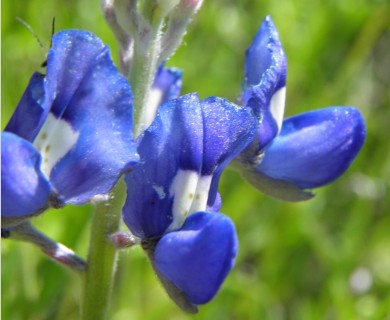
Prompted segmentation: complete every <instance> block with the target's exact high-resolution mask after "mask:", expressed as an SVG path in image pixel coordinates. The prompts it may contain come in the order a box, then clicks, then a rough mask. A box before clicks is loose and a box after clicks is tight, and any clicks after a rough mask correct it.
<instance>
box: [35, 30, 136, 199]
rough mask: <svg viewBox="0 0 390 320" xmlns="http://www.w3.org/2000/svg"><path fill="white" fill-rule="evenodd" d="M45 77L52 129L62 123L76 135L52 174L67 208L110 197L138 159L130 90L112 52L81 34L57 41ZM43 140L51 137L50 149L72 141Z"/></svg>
mask: <svg viewBox="0 0 390 320" xmlns="http://www.w3.org/2000/svg"><path fill="white" fill-rule="evenodd" d="M46 78H47V82H48V83H49V84H50V85H51V88H54V89H53V90H55V94H56V95H55V96H56V97H55V101H54V102H53V105H52V108H51V112H50V115H51V117H52V118H53V119H58V125H57V124H54V125H53V126H52V127H51V129H53V131H56V130H57V131H59V127H60V123H62V126H64V124H65V126H66V124H67V125H68V126H69V127H70V128H71V130H72V131H73V133H74V135H75V136H77V140H76V141H74V143H73V144H72V145H70V146H68V148H69V150H65V151H64V153H65V155H64V156H62V157H59V159H56V161H55V164H54V165H53V168H52V170H50V172H48V174H50V181H51V182H52V184H53V186H54V187H55V189H56V190H57V192H58V193H60V194H61V195H62V197H63V199H64V200H65V201H66V202H67V203H74V204H82V203H85V202H87V201H88V200H89V199H90V198H91V197H92V196H94V195H97V194H105V193H108V192H109V191H110V190H111V188H112V187H113V185H114V184H115V183H116V181H117V180H118V178H119V177H120V175H121V174H122V173H123V172H124V171H125V170H128V169H129V168H130V167H131V166H132V165H133V164H134V163H135V162H136V161H137V159H138V156H137V154H136V144H135V142H134V141H133V137H132V94H131V89H130V86H129V85H128V82H127V80H126V79H125V78H124V77H123V76H122V75H120V74H119V72H118V70H117V69H116V67H115V66H114V64H113V62H112V60H111V57H110V53H109V49H108V47H105V46H104V45H103V43H102V42H101V41H100V39H99V38H97V37H96V36H94V35H93V34H91V33H88V32H85V31H78V30H69V31H63V32H59V33H58V34H56V35H55V36H53V47H52V49H51V50H50V51H49V55H48V60H47V76H46ZM53 121H54V122H55V120H53ZM44 129H45V127H44V128H43V129H42V131H44ZM40 135H41V136H40V137H37V139H38V138H42V135H43V136H46V135H47V136H48V139H50V137H51V138H52V141H50V143H51V145H48V144H46V147H47V146H50V147H53V145H54V144H56V145H57V146H61V144H64V145H65V143H64V141H65V140H66V139H68V137H64V135H60V137H59V140H58V137H56V134H55V133H54V132H47V133H46V132H40ZM57 136H58V135H57ZM42 152H43V150H42Z"/></svg>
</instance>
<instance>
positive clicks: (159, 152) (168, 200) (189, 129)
mask: <svg viewBox="0 0 390 320" xmlns="http://www.w3.org/2000/svg"><path fill="white" fill-rule="evenodd" d="M138 152H139V154H140V157H141V161H140V163H139V164H138V165H137V166H136V167H135V169H134V170H133V171H132V172H131V173H129V174H128V175H127V176H126V183H127V193H128V194H127V199H126V203H125V206H124V208H123V219H124V221H125V223H126V224H127V226H128V227H129V229H130V230H131V231H132V232H133V234H135V235H136V236H138V237H140V238H152V237H158V236H161V235H162V234H163V233H164V232H165V230H166V229H167V227H168V226H169V225H170V224H171V222H172V220H173V217H172V204H173V195H171V192H170V187H171V184H172V181H173V179H174V177H175V176H176V174H177V172H178V171H179V170H180V169H181V170H190V171H193V172H195V173H199V171H200V168H201V165H202V155H203V127H202V110H201V108H200V104H199V100H198V97H197V96H196V95H186V96H183V97H181V98H179V99H177V100H171V101H169V102H168V103H166V104H164V105H162V106H161V108H160V109H159V111H158V113H157V116H156V118H155V120H154V122H153V123H152V125H151V126H150V127H149V128H148V129H147V130H146V131H145V133H144V135H143V137H142V140H141V142H140V145H139V148H138Z"/></svg>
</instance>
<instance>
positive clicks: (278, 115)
mask: <svg viewBox="0 0 390 320" xmlns="http://www.w3.org/2000/svg"><path fill="white" fill-rule="evenodd" d="M285 102H286V87H283V88H280V89H279V90H278V91H276V92H275V93H274V95H273V96H272V98H271V102H270V110H271V113H272V116H273V117H274V119H275V121H276V123H277V125H278V133H279V132H280V130H281V129H282V123H283V115H284V105H285Z"/></svg>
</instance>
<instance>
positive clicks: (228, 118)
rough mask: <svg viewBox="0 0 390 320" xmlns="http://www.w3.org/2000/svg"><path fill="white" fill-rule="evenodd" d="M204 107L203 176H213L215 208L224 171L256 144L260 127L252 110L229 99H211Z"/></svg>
mask: <svg viewBox="0 0 390 320" xmlns="http://www.w3.org/2000/svg"><path fill="white" fill-rule="evenodd" d="M201 105H202V109H203V126H204V147H203V164H202V170H201V174H202V175H204V176H206V175H211V174H212V175H213V179H212V182H211V188H210V192H209V199H208V202H207V203H208V205H209V206H213V204H214V201H215V197H216V195H217V189H218V182H219V177H220V175H221V173H222V171H223V169H224V168H225V167H226V165H227V164H228V163H229V162H230V161H231V160H232V159H233V158H235V157H236V156H237V155H238V154H239V153H240V152H241V151H242V150H243V149H244V148H245V147H246V146H247V145H248V144H249V143H250V142H251V141H252V140H253V138H254V136H255V134H256V129H257V126H256V118H255V117H254V116H253V114H252V113H251V112H250V110H249V109H246V108H242V107H239V106H236V105H235V104H233V103H230V102H229V101H227V100H225V99H221V98H215V97H210V98H207V99H205V100H202V101H201Z"/></svg>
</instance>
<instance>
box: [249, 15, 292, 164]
mask: <svg viewBox="0 0 390 320" xmlns="http://www.w3.org/2000/svg"><path fill="white" fill-rule="evenodd" d="M286 75H287V59H286V56H285V53H284V51H283V48H282V44H281V43H280V40H279V35H278V31H277V30H276V27H275V25H274V23H273V22H272V19H271V17H270V16H267V17H266V18H265V19H264V21H263V23H262V25H261V27H260V29H259V31H258V32H257V34H256V36H255V39H254V41H253V43H252V45H251V46H250V47H249V49H248V50H247V53H246V60H245V78H244V86H243V87H244V93H243V97H242V99H243V105H244V106H246V107H249V108H251V109H252V110H254V112H255V113H256V114H257V117H258V119H259V129H258V133H257V138H256V144H255V145H253V146H252V148H251V150H250V152H249V154H248V155H247V157H251V156H253V154H255V153H258V152H260V150H262V149H263V148H264V147H265V146H266V145H267V144H268V143H269V142H270V141H271V140H272V139H273V138H274V137H275V136H276V135H277V134H278V132H279V131H280V127H281V124H282V120H283V113H284V104H285V94H286V91H285V86H286Z"/></svg>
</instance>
